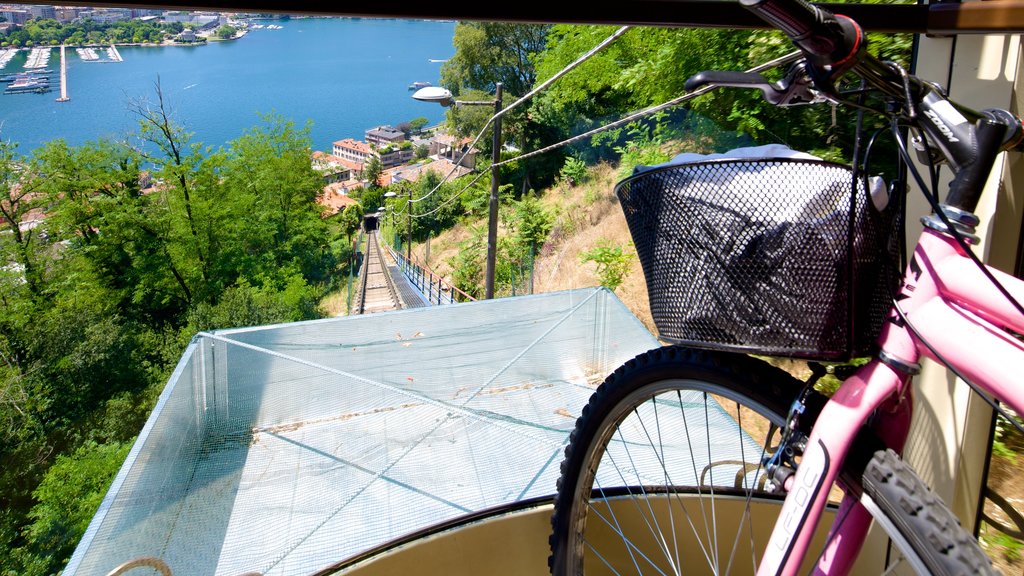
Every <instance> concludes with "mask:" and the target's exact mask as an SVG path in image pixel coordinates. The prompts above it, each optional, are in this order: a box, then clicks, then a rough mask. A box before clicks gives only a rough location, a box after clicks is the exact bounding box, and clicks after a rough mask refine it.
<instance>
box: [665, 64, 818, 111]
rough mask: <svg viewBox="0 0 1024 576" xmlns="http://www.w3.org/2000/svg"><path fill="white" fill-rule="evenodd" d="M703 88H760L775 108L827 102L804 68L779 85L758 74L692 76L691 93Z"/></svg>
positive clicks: (796, 69)
mask: <svg viewBox="0 0 1024 576" xmlns="http://www.w3.org/2000/svg"><path fill="white" fill-rule="evenodd" d="M703 86H715V87H717V86H727V87H732V88H756V89H758V90H760V91H761V93H762V94H763V95H764V99H765V100H767V101H768V102H769V103H770V104H774V105H775V106H795V105H799V104H814V103H816V102H821V101H823V100H824V99H823V98H822V97H821V95H820V94H818V92H817V91H816V90H814V87H813V84H812V81H811V79H810V77H809V76H808V75H807V74H805V73H803V68H802V67H800V65H798V66H797V67H794V68H793V69H792V70H791V71H790V73H788V74H786V77H785V78H783V79H782V80H781V81H779V82H769V81H768V80H767V79H766V78H765V77H764V76H762V75H760V74H757V73H754V72H730V71H721V70H706V71H704V72H698V73H697V74H694V75H693V76H691V77H690V78H689V79H687V80H686V84H685V85H684V87H685V88H686V90H687V92H692V91H694V90H696V89H698V88H701V87H703Z"/></svg>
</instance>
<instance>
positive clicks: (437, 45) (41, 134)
mask: <svg viewBox="0 0 1024 576" xmlns="http://www.w3.org/2000/svg"><path fill="white" fill-rule="evenodd" d="M260 23H262V24H268V23H272V22H270V21H261V22H260ZM274 23H276V24H278V25H281V26H283V28H282V29H280V30H267V29H260V30H253V31H251V32H249V34H248V35H247V36H246V37H244V38H242V39H240V40H236V41H231V42H211V43H210V44H209V45H207V46H196V47H179V46H172V47H131V46H124V47H120V48H119V50H120V52H121V55H122V56H123V58H124V62H120V63H92V62H83V61H81V60H79V59H78V56H77V54H76V53H75V51H74V50H73V49H69V50H68V85H69V95H70V96H71V101H70V102H67V103H57V102H55V101H54V99H55V98H56V97H57V96H59V95H60V93H59V83H57V82H55V84H54V86H55V90H54V91H53V92H50V93H48V94H41V95H40V94H19V95H0V122H2V125H0V137H2V138H4V139H9V140H13V141H15V142H18V143H19V151H20V152H21V153H28V152H30V151H31V150H32V149H34V148H36V147H38V146H39V145H41V144H42V143H43V142H45V141H47V140H51V139H54V138H64V139H66V140H67V141H68V143H69V144H72V145H76V144H81V143H83V142H85V141H87V140H94V139H96V138H98V137H100V136H107V137H111V138H115V139H123V138H124V137H125V135H127V134H129V133H131V132H134V131H135V130H136V126H137V121H136V118H135V117H134V116H133V115H132V114H131V113H130V112H129V110H128V108H129V104H130V102H133V101H139V100H141V99H148V100H149V101H155V96H156V92H155V88H154V86H155V84H156V81H157V78H158V77H159V80H160V84H161V86H162V87H163V92H164V97H165V100H166V101H167V103H168V105H169V106H168V107H169V109H170V110H171V112H172V114H173V117H174V118H175V119H176V121H178V122H179V123H181V124H183V125H184V126H185V127H186V129H187V130H188V131H190V132H193V133H194V135H195V136H194V137H195V139H196V140H199V141H201V142H203V144H205V145H208V146H214V147H217V146H221V145H223V144H225V143H226V142H227V141H229V140H231V139H234V138H237V137H238V136H240V135H241V134H242V133H243V131H244V130H246V129H247V128H250V127H252V126H254V125H256V124H258V123H259V122H260V118H259V114H260V113H269V112H276V113H279V114H282V115H284V116H286V117H288V118H291V119H293V120H295V121H296V123H297V124H299V125H300V126H301V125H303V124H304V123H305V122H306V120H312V121H313V127H312V138H313V147H314V149H319V150H330V145H331V142H333V141H335V140H339V139H342V138H357V139H360V138H362V136H363V132H364V131H365V130H366V129H367V128H371V127H373V126H376V125H379V124H392V125H394V124H398V123H400V122H403V121H408V120H411V119H413V118H416V117H418V116H423V117H426V118H428V119H429V120H430V121H431V123H435V122H438V121H440V120H442V119H443V118H444V110H443V109H442V108H441V107H440V106H436V105H430V104H426V103H422V102H417V101H415V100H413V99H412V98H411V97H410V95H411V92H410V91H409V90H408V86H409V84H411V83H412V82H414V81H427V82H433V83H434V84H437V83H438V80H439V75H440V69H441V68H440V67H441V64H440V63H439V62H431V61H430V60H443V59H446V58H449V57H451V55H452V54H453V53H454V48H453V47H452V35H453V32H454V28H455V24H454V22H432V21H410V20H384V19H380V20H378V19H333V18H332V19H292V20H286V21H277V22H274ZM26 56H27V52H22V53H19V55H18V56H17V57H15V58H14V59H13V60H12V61H11V62H10V64H9V65H8V66H7V68H6V69H5V70H4V71H6V72H12V71H15V70H21V69H22V66H23V65H24V62H25V58H26ZM59 66H60V54H59V49H54V50H53V55H52V57H51V59H50V68H51V69H55V70H56V69H59ZM55 80H56V76H55Z"/></svg>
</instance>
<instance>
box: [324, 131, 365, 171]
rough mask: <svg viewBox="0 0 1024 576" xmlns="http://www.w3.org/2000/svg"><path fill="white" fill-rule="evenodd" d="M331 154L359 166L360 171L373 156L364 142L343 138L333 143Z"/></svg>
mask: <svg viewBox="0 0 1024 576" xmlns="http://www.w3.org/2000/svg"><path fill="white" fill-rule="evenodd" d="M333 153H334V155H335V156H339V157H341V158H344V159H346V160H348V161H350V162H355V163H357V164H359V170H362V169H363V165H364V164H366V161H367V160H369V159H370V156H371V155H373V149H372V148H370V145H369V144H367V143H366V142H360V141H358V140H353V139H351V138H345V139H344V140H338V141H337V142H335V143H334V147H333Z"/></svg>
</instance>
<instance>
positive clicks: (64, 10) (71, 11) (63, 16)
mask: <svg viewBox="0 0 1024 576" xmlns="http://www.w3.org/2000/svg"><path fill="white" fill-rule="evenodd" d="M83 10H84V9H83V8H82V7H81V6H54V7H53V15H54V18H55V19H56V20H57V22H60V23H61V24H67V23H68V22H71V21H72V20H74V19H76V18H78V16H79V14H81V13H82V11H83Z"/></svg>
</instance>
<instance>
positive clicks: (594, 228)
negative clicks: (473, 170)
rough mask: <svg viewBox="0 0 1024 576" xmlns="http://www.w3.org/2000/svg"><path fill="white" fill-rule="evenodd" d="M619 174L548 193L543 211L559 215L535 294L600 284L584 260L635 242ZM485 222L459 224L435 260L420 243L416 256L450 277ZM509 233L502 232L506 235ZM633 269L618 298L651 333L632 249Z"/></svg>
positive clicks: (444, 237)
mask: <svg viewBox="0 0 1024 576" xmlns="http://www.w3.org/2000/svg"><path fill="white" fill-rule="evenodd" d="M616 181H617V177H616V173H615V169H614V168H613V167H612V166H610V165H608V164H601V165H598V166H596V167H593V168H591V170H590V175H589V178H588V179H587V180H586V182H584V183H582V184H579V185H577V186H569V185H567V184H564V183H562V184H558V185H556V186H555V187H553V188H551V189H548V190H546V191H544V193H543V195H542V196H541V203H542V204H543V206H544V207H545V208H546V209H547V210H548V211H549V212H550V213H551V214H552V215H554V226H553V227H552V230H551V234H550V235H549V236H548V240H547V242H546V243H545V244H544V246H543V247H542V248H541V250H540V253H539V254H538V256H537V258H536V261H535V262H534V292H555V291H558V290H569V289H573V288H584V287H588V286H597V285H599V282H598V279H597V275H596V274H595V273H594V265H593V264H591V263H588V264H583V263H581V262H580V256H581V255H582V254H583V253H585V252H587V251H588V250H591V249H592V248H594V247H595V246H596V245H597V244H598V242H600V241H602V240H604V241H609V242H611V243H612V244H615V245H621V246H625V245H627V244H630V243H631V238H630V236H629V229H628V228H627V226H626V220H625V217H624V216H623V215H622V210H621V209H620V208H619V202H618V199H617V198H616V197H615V192H614V188H615V182H616ZM485 224H486V223H485V221H484V220H481V221H479V222H475V223H470V224H468V225H467V224H465V223H463V224H459V225H457V226H455V227H454V228H452V229H450V230H448V231H446V232H444V233H443V234H441V235H440V236H438V237H437V238H433V239H431V242H430V258H429V260H427V259H426V246H425V245H423V244H418V245H416V246H415V247H414V248H413V254H414V255H415V256H416V257H417V258H419V259H420V260H421V261H428V262H429V265H430V267H431V268H433V270H434V271H435V272H436V273H438V274H441V275H443V276H445V277H446V278H450V275H451V267H450V266H449V265H448V261H449V260H450V259H451V258H452V257H454V256H455V254H456V253H457V252H458V250H459V246H460V245H461V244H462V243H463V242H465V241H466V240H468V239H469V238H471V237H472V231H471V230H470V229H469V228H468V227H467V226H476V227H479V226H484V225H485ZM502 232H503V231H499V234H501V233H502ZM629 253H630V254H631V256H632V261H631V269H630V272H629V274H627V275H626V278H625V282H623V284H622V286H620V287H619V288H618V289H617V290H616V291H615V294H616V295H617V296H618V297H619V299H620V300H622V302H623V303H624V304H625V305H626V306H627V307H628V308H629V309H630V310H631V311H632V312H633V314H635V315H636V316H637V317H638V318H639V319H640V320H641V321H642V322H643V323H644V325H646V326H647V327H648V329H650V330H651V331H653V330H654V323H653V321H652V320H651V313H650V307H649V305H648V301H647V284H646V282H645V281H644V276H643V271H642V270H641V269H640V261H639V260H637V259H636V255H635V252H634V251H633V249H632V246H631V245H630V248H629Z"/></svg>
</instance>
